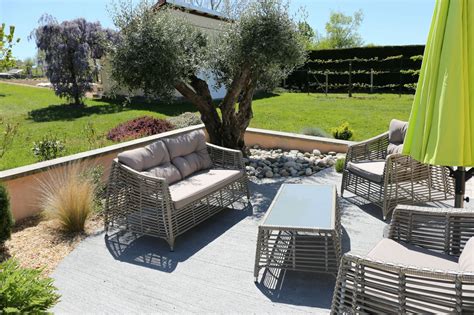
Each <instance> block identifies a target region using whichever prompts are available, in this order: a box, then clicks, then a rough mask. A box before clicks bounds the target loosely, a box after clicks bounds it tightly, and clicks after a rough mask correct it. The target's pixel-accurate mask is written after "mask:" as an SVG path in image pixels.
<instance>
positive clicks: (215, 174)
mask: <svg viewBox="0 0 474 315" xmlns="http://www.w3.org/2000/svg"><path fill="white" fill-rule="evenodd" d="M243 175H244V173H243V171H239V170H215V169H210V170H204V171H200V172H198V173H195V174H193V175H192V176H190V177H188V178H186V179H183V180H181V181H179V182H177V183H176V184H174V185H171V186H170V187H169V189H170V193H171V199H172V200H173V203H174V207H175V209H181V208H183V207H185V206H187V205H188V204H190V203H192V202H194V201H197V200H199V199H201V198H203V197H205V196H206V195H208V194H209V193H211V192H214V191H217V190H219V189H221V188H223V187H225V186H227V185H229V184H230V183H232V182H234V181H236V180H238V179H239V178H241V177H242V176H243Z"/></svg>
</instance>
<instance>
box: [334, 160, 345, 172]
mask: <svg viewBox="0 0 474 315" xmlns="http://www.w3.org/2000/svg"><path fill="white" fill-rule="evenodd" d="M345 163H346V159H338V160H336V164H335V165H334V168H335V169H336V172H338V173H342V171H344V164H345Z"/></svg>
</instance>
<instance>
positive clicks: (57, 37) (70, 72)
mask: <svg viewBox="0 0 474 315" xmlns="http://www.w3.org/2000/svg"><path fill="white" fill-rule="evenodd" d="M40 23H42V25H40V26H39V27H38V28H37V29H36V30H35V31H34V32H33V34H32V35H33V36H34V37H35V40H36V45H37V47H38V49H39V50H40V51H41V52H43V53H44V59H45V62H46V63H47V65H48V67H47V70H46V77H47V78H48V79H49V81H50V82H51V84H52V85H53V88H54V91H55V93H56V95H58V96H59V97H66V98H67V99H69V100H70V101H73V103H74V104H76V105H82V104H83V102H82V99H83V97H84V95H85V93H86V92H88V91H91V90H92V82H93V79H94V76H95V74H96V72H97V71H98V69H97V66H96V65H97V63H96V62H94V61H96V60H97V59H100V58H102V56H103V55H104V54H105V52H106V50H107V47H108V43H109V40H111V39H112V38H113V32H112V31H111V30H106V29H103V28H102V27H101V25H100V23H99V22H87V21H86V20H85V19H82V18H79V19H75V20H71V21H64V22H62V23H58V22H57V21H56V20H55V19H53V18H51V17H49V16H45V17H42V19H41V20H40Z"/></svg>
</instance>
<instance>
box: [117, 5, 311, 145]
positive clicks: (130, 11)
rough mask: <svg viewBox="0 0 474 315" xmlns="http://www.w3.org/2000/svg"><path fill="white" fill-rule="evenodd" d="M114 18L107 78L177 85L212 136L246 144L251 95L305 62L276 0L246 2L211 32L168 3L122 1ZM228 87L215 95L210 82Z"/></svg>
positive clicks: (153, 87)
mask: <svg viewBox="0 0 474 315" xmlns="http://www.w3.org/2000/svg"><path fill="white" fill-rule="evenodd" d="M114 21H115V24H116V26H117V27H118V29H119V33H120V35H119V40H118V43H117V45H116V47H115V50H114V52H113V54H112V60H111V64H112V77H113V78H114V79H115V80H116V81H117V82H118V84H120V85H123V86H126V87H129V88H130V89H142V90H143V91H145V93H147V94H149V95H152V96H169V95H171V94H172V93H173V92H174V90H175V89H176V90H177V91H178V92H179V93H181V94H182V95H183V96H184V97H185V98H187V99H188V100H189V101H191V102H192V103H193V104H194V105H195V106H196V107H197V109H198V110H199V112H200V113H201V119H202V121H203V122H204V124H205V126H206V129H207V132H208V134H209V137H210V140H211V142H212V143H215V144H218V145H223V146H227V147H230V148H238V149H241V150H243V149H244V148H245V144H244V137H243V136H244V133H245V130H246V128H247V127H248V125H249V123H250V120H251V119H252V116H253V114H252V98H253V96H254V93H255V91H256V90H257V89H259V88H271V87H273V86H275V84H277V83H279V82H280V81H281V80H282V79H283V78H284V77H285V76H287V75H288V74H289V72H291V71H292V70H293V69H294V68H295V67H297V66H299V65H301V64H302V63H303V62H304V61H305V49H304V40H303V38H302V36H301V33H300V32H299V31H298V25H297V22H295V21H294V20H293V19H292V18H291V17H290V16H289V13H288V6H287V5H286V4H284V3H282V2H281V1H279V0H260V1H255V2H252V3H250V5H249V6H248V7H247V9H246V10H245V11H244V12H242V13H241V14H240V16H239V19H238V20H236V21H232V22H229V23H227V24H226V25H225V26H224V27H223V29H222V30H220V32H219V34H218V35H216V36H212V37H210V36H208V35H206V34H204V33H203V32H202V31H200V30H199V29H197V28H196V27H194V26H192V25H190V24H189V23H188V22H187V21H186V20H184V19H183V18H180V17H177V15H175V14H173V13H172V11H171V9H159V10H157V9H156V8H155V7H154V6H153V5H150V4H149V3H148V2H145V1H144V2H141V3H140V4H139V5H138V6H136V7H130V5H128V4H126V3H120V4H119V5H117V6H116V8H115V14H114ZM210 74H212V75H213V77H214V78H216V79H217V80H216V81H217V83H216V87H219V86H225V87H226V88H227V93H226V95H225V97H224V99H222V100H221V101H220V102H219V103H218V104H217V105H215V104H214V103H213V102H212V97H211V93H210V88H214V87H213V86H211V87H209V85H208V83H207V81H208V79H209V75H210Z"/></svg>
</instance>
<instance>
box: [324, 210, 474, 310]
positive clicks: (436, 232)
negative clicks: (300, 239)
mask: <svg viewBox="0 0 474 315" xmlns="http://www.w3.org/2000/svg"><path fill="white" fill-rule="evenodd" d="M472 236H474V213H473V212H472V211H468V210H466V209H452V208H451V209H439V208H422V207H414V206H398V207H397V208H396V209H395V211H394V213H393V218H392V221H391V223H390V230H389V235H388V239H384V240H383V241H381V243H387V242H392V244H397V246H399V247H402V246H403V247H402V248H403V249H404V250H405V252H406V254H404V255H400V254H399V253H396V252H394V251H392V249H390V248H385V253H387V252H388V254H387V255H386V259H385V261H382V260H381V259H379V258H378V257H380V255H381V254H380V253H381V252H383V249H382V250H381V249H380V246H379V245H380V244H381V243H379V245H377V246H376V247H375V248H374V249H373V250H372V251H371V253H369V254H368V255H367V256H365V257H362V256H358V255H354V254H351V253H348V254H345V255H344V256H343V258H342V260H341V264H340V268H339V273H338V276H337V280H336V288H335V291H334V296H333V301H332V313H334V314H341V313H351V314H353V313H453V312H457V313H460V312H469V313H472V312H474V246H472V245H473V244H474V242H473V241H474V239H473V240H471V241H470V242H469V243H468V244H467V246H466V248H465V245H466V243H467V241H468V240H469V238H471V237H472ZM402 244H404V245H402ZM377 248H379V249H378V250H377ZM463 249H464V250H465V253H463V254H462V255H461V257H460V259H459V262H458V257H459V256H460V254H461V252H462V251H463ZM374 251H375V253H373V252H374ZM382 256H383V255H382ZM388 256H391V258H390V259H388V258H387V257H388ZM420 257H421V259H420ZM463 257H467V259H468V261H469V262H470V265H468V267H467V268H465V265H463V263H464V262H465V260H463V259H465V258H463ZM412 258H413V259H412ZM401 261H410V263H409V264H407V263H405V264H403V263H401ZM435 266H438V267H439V266H441V267H439V268H435Z"/></svg>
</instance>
